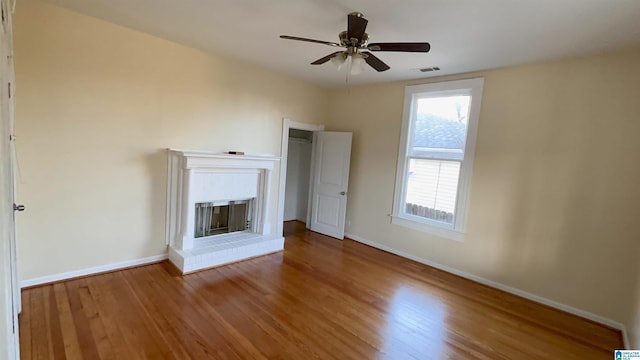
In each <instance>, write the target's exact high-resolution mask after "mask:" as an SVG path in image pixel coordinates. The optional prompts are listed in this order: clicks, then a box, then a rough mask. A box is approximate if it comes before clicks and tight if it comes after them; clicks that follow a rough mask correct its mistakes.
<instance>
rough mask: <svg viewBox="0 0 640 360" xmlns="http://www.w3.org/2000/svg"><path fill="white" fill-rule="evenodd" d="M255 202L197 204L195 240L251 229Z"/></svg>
mask: <svg viewBox="0 0 640 360" xmlns="http://www.w3.org/2000/svg"><path fill="white" fill-rule="evenodd" d="M252 204H253V200H238V201H229V202H226V203H225V204H222V205H220V204H219V203H212V202H204V203H196V219H195V220H196V229H195V235H194V237H195V238H200V237H205V236H212V235H220V234H227V233H232V232H236V231H244V230H248V229H251V213H252V212H251V207H252Z"/></svg>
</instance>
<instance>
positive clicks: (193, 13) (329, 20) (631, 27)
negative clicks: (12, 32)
mask: <svg viewBox="0 0 640 360" xmlns="http://www.w3.org/2000/svg"><path fill="white" fill-rule="evenodd" d="M45 1H47V2H49V3H53V4H57V5H60V6H62V7H65V8H68V9H71V10H74V11H78V12H80V13H84V14H87V15H90V16H94V17H97V18H101V19H104V20H107V21H109V22H113V23H116V24H120V25H123V26H126V27H129V28H133V29H137V30H140V31H143V32H146V33H149V34H152V35H156V36H158V37H162V38H165V39H169V40H172V41H175V42H178V43H181V44H184V45H188V46H191V47H194V48H197V49H201V50H205V51H209V52H213V53H217V54H221V55H224V56H227V57H232V58H236V59H241V60H243V61H246V62H250V63H254V64H257V65H259V66H262V67H265V68H268V69H272V70H275V71H278V72H280V73H284V74H288V75H290V76H293V77H297V78H300V79H303V80H306V81H309V82H312V83H315V84H319V85H322V86H329V87H335V86H341V85H344V83H345V73H344V70H343V71H342V72H341V73H339V72H338V71H337V70H336V69H335V67H334V66H333V65H332V64H331V63H326V64H324V65H319V66H312V65H309V63H310V62H312V61H314V60H316V59H317V58H320V57H322V56H324V55H327V54H329V53H331V52H333V51H336V48H333V47H329V46H325V45H320V44H312V43H303V42H296V41H290V40H282V39H280V38H279V35H281V34H286V35H294V36H301V37H307V38H314V39H319V40H327V41H335V42H338V33H339V32H340V31H342V30H345V29H346V22H347V14H348V13H350V12H353V11H359V12H361V13H363V14H364V16H365V18H367V19H368V20H369V26H368V28H367V32H368V33H369V35H370V37H371V42H396V41H407V42H417V41H428V42H430V43H431V52H429V53H428V54H421V53H390V52H378V53H376V55H377V56H378V57H379V58H380V59H382V60H383V61H384V62H386V63H387V64H389V65H390V66H391V70H389V71H386V72H383V73H377V72H376V71H374V70H373V69H371V68H368V67H367V69H366V70H365V72H364V73H363V74H360V75H358V76H356V77H352V78H351V83H356V84H358V83H372V82H381V81H391V80H401V79H417V78H424V77H427V76H435V75H446V74H454V73H462V72H469V71H475V70H482V69H490V68H498V67H503V66H510V65H517V64H524V63H533V62H539V61H543V60H549V59H556V58H562V57H570V56H576V55H583V54H589V53H597V52H603V51H608V50H614V49H618V48H623V47H629V46H634V45H639V44H640V0H482V1H481V0H395V1H394V0H342V1H340V0H268V1H267V0H178V1H176V0H45ZM432 66H439V67H440V68H441V69H442V70H441V71H438V72H435V73H421V72H419V71H418V70H417V69H418V68H424V67H432Z"/></svg>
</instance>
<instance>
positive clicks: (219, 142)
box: [14, 0, 326, 280]
mask: <svg viewBox="0 0 640 360" xmlns="http://www.w3.org/2000/svg"><path fill="white" fill-rule="evenodd" d="M14 24H15V25H14V27H15V59H16V76H17V84H18V88H17V124H16V127H17V133H18V134H19V141H18V152H19V160H20V169H21V176H20V179H21V183H20V185H19V188H18V191H19V194H20V201H21V202H23V203H24V204H25V205H26V207H27V209H28V210H27V211H26V212H25V214H24V216H21V217H20V221H19V224H18V226H19V228H18V231H19V241H20V259H19V260H20V277H21V278H22V279H23V280H24V279H32V278H35V277H40V276H44V275H51V274H57V273H62V272H67V271H72V270H77V269H84V268H87V267H94V266H99V265H104V264H111V263H115V262H121V261H127V260H132V259H138V258H144V257H148V256H153V255H158V254H163V253H164V252H165V249H166V248H165V230H164V229H165V191H166V190H165V186H166V155H165V152H164V150H163V149H165V148H168V147H173V148H186V149H204V150H214V151H226V150H243V151H246V152H247V153H260V154H279V153H280V137H281V131H282V117H285V116H286V117H290V118H292V119H295V120H297V121H302V122H309V123H315V122H320V121H321V120H322V119H323V118H324V111H325V110H324V109H325V104H326V93H325V91H323V90H321V89H319V88H316V87H314V86H310V85H307V84H305V83H303V82H300V81H298V80H293V79H289V78H285V77H283V76H280V75H277V74H274V73H271V72H269V71H266V70H262V69H260V68H257V67H254V66H250V65H246V64H238V63H235V62H234V61H230V60H227V59H225V58H222V57H218V56H212V55H208V54H205V53H202V52H199V51H196V50H193V49H190V48H187V47H184V46H180V45H177V44H175V43H171V42H168V41H165V40H162V39H159V38H155V37H152V36H149V35H145V34H142V33H139V32H136V31H132V30H129V29H126V28H122V27H119V26H116V25H112V24H109V23H106V22H103V21H100V20H96V19H94V18H90V17H86V16H83V15H79V14H76V13H72V12H69V11H66V10H63V9H61V8H57V7H54V6H51V5H47V4H43V3H40V2H36V1H32V0H24V1H19V2H18V8H17V11H16V15H15V22H14ZM274 173H275V176H274V178H273V179H272V180H273V181H272V184H273V189H274V190H277V184H278V178H277V174H278V170H276V171H275V172H274ZM276 206H277V198H276V197H275V196H274V197H273V198H272V199H271V208H270V210H271V215H272V219H271V220H272V228H275V224H276Z"/></svg>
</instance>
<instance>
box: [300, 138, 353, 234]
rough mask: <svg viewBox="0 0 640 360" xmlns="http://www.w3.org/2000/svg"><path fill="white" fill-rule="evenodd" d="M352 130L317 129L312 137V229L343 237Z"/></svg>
mask: <svg viewBox="0 0 640 360" xmlns="http://www.w3.org/2000/svg"><path fill="white" fill-rule="evenodd" d="M351 137H352V134H351V133H350V132H331V131H318V132H315V133H314V138H313V178H312V179H313V182H312V196H311V199H312V200H311V204H312V205H311V221H310V222H311V224H310V226H309V228H310V229H311V230H313V231H316V232H319V233H321V234H325V235H328V236H331V237H335V238H338V239H343V238H344V225H345V217H346V214H347V191H348V187H349V162H350V159H351Z"/></svg>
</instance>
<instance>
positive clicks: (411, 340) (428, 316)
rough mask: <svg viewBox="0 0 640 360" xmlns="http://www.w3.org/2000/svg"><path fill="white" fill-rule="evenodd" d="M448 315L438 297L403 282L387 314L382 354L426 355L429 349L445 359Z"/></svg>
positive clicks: (385, 356)
mask: <svg viewBox="0 0 640 360" xmlns="http://www.w3.org/2000/svg"><path fill="white" fill-rule="evenodd" d="M446 315H447V308H446V305H445V304H443V303H442V302H441V301H440V300H439V299H437V298H436V297H434V296H431V295H429V294H426V293H424V291H421V290H417V289H414V288H412V287H410V286H406V285H401V286H399V287H398V288H397V289H396V291H395V293H394V294H393V297H392V299H391V302H390V306H389V311H388V314H387V317H386V320H387V323H386V326H385V328H384V330H383V334H384V336H383V339H385V342H384V344H383V346H382V353H383V355H381V357H380V358H382V359H413V358H418V357H417V356H420V358H424V354H425V353H428V354H431V356H432V357H431V358H432V359H442V358H443V357H442V354H443V350H444V348H445V341H446V336H447V330H446V327H445V321H446V319H445V318H446ZM424 334H429V335H428V336H427V337H425V336H424Z"/></svg>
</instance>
